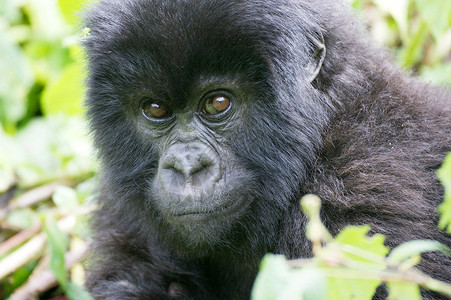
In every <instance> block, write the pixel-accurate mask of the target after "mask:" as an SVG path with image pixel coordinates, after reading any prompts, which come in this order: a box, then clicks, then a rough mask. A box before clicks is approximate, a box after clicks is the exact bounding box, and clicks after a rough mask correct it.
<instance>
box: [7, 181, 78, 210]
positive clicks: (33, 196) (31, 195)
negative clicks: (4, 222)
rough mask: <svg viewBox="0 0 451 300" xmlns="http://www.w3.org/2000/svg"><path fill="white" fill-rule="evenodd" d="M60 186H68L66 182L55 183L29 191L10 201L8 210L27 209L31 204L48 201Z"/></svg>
mask: <svg viewBox="0 0 451 300" xmlns="http://www.w3.org/2000/svg"><path fill="white" fill-rule="evenodd" d="M61 185H70V184H69V182H68V181H55V182H52V183H49V184H46V185H43V186H40V187H37V188H34V189H31V190H29V191H27V192H25V193H23V194H22V195H20V196H19V197H17V198H14V199H13V200H11V202H10V204H9V207H8V209H9V210H13V209H17V208H23V207H28V206H31V205H33V204H36V203H38V202H40V201H43V200H46V199H49V198H50V197H51V196H52V195H53V193H54V192H55V189H56V188H57V187H58V186H61Z"/></svg>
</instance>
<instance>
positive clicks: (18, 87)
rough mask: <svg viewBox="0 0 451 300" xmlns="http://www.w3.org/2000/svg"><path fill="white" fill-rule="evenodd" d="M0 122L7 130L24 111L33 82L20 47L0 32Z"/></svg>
mask: <svg viewBox="0 0 451 300" xmlns="http://www.w3.org/2000/svg"><path fill="white" fill-rule="evenodd" d="M0 57H1V58H2V59H0V74H1V80H0V124H3V125H4V126H5V129H6V130H7V131H9V129H10V127H11V126H13V125H14V124H15V123H16V122H17V121H19V120H21V119H22V118H23V117H24V115H25V112H26V95H27V93H28V90H29V88H30V87H31V85H32V82H33V79H34V78H33V74H32V71H31V66H30V64H29V61H28V59H27V57H25V56H24V54H23V52H22V51H21V49H20V47H19V46H18V45H16V44H14V43H13V42H11V41H10V40H9V39H7V35H6V34H4V33H2V34H0Z"/></svg>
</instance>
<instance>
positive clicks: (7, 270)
mask: <svg viewBox="0 0 451 300" xmlns="http://www.w3.org/2000/svg"><path fill="white" fill-rule="evenodd" d="M74 225H75V217H74V216H67V217H65V218H63V219H61V220H60V221H59V222H58V227H59V228H60V229H61V230H62V231H63V232H69V231H70V230H71V229H72V228H73V227H74ZM46 240H47V236H46V235H45V234H44V233H40V234H38V235H36V236H35V237H34V238H32V239H31V240H29V241H28V242H27V243H25V244H24V245H23V246H22V247H20V248H19V249H17V250H16V251H14V252H13V253H11V254H10V255H8V256H7V257H5V258H3V259H2V260H1V261H0V280H2V279H3V278H5V277H6V276H8V275H9V274H11V273H13V272H14V271H16V270H17V269H19V268H20V267H22V266H23V265H25V264H26V263H28V262H30V261H32V260H34V259H36V258H37V257H38V256H39V255H40V254H41V252H42V250H43V249H44V247H45V242H46Z"/></svg>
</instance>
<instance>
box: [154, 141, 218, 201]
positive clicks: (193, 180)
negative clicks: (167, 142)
mask: <svg viewBox="0 0 451 300" xmlns="http://www.w3.org/2000/svg"><path fill="white" fill-rule="evenodd" d="M159 173H160V183H161V184H162V185H163V187H165V188H166V190H168V191H172V192H175V193H185V194H186V193H192V191H188V190H189V189H191V188H200V189H203V190H204V189H206V188H210V187H212V186H213V184H214V183H215V182H217V181H218V180H219V178H220V167H219V157H218V155H217V154H216V152H214V151H213V150H211V148H209V147H207V146H205V145H203V144H201V143H194V144H175V145H173V146H171V147H169V149H168V151H167V152H166V155H164V157H163V159H162V160H161V165H160V170H159ZM187 189H188V190H187Z"/></svg>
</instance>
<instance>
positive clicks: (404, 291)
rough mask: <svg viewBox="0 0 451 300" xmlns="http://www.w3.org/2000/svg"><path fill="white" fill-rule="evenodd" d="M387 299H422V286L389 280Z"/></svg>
mask: <svg viewBox="0 0 451 300" xmlns="http://www.w3.org/2000/svg"><path fill="white" fill-rule="evenodd" d="M387 288H388V293H389V294H388V298H387V300H421V299H422V298H421V293H420V288H419V287H418V285H417V284H415V283H410V282H387Z"/></svg>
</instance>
